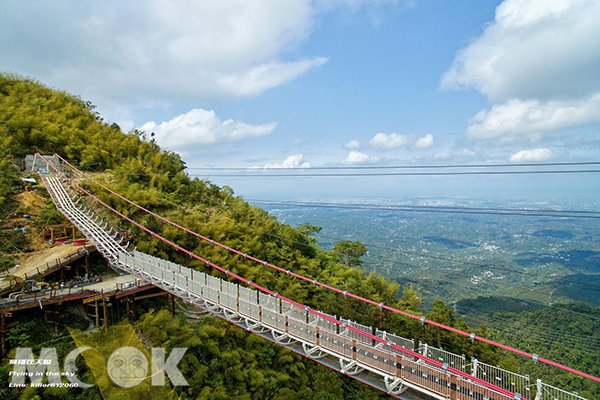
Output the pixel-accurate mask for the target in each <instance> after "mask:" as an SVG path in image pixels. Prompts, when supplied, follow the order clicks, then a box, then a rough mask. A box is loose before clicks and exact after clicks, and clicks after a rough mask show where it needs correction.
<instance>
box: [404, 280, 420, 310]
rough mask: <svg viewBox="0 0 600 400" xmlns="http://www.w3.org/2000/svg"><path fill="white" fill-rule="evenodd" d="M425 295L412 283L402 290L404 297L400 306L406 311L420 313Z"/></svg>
mask: <svg viewBox="0 0 600 400" xmlns="http://www.w3.org/2000/svg"><path fill="white" fill-rule="evenodd" d="M423 303H424V301H423V295H422V294H421V291H420V290H419V289H416V288H415V286H414V285H413V284H412V283H411V284H410V285H406V286H404V287H403V288H402V297H401V298H400V304H401V306H403V307H404V308H405V309H406V310H410V311H415V312H418V311H419V308H420V307H421V306H422V305H423Z"/></svg>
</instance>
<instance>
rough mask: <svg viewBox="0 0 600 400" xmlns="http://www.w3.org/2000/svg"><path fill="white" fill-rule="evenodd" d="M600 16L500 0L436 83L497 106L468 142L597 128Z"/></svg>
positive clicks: (553, 2)
mask: <svg viewBox="0 0 600 400" xmlns="http://www.w3.org/2000/svg"><path fill="white" fill-rule="evenodd" d="M598 15H600V1H598V0H504V1H503V2H502V3H501V4H500V5H499V6H498V7H497V8H496V15H495V20H494V22H492V23H490V24H489V25H488V26H487V27H486V28H485V31H484V32H483V34H482V35H481V36H480V37H478V38H477V39H475V40H474V41H472V42H471V44H469V45H468V46H467V47H465V48H463V49H461V50H459V51H458V52H457V53H456V57H455V59H454V62H453V64H452V66H451V67H450V69H448V71H446V73H445V74H444V75H443V76H442V78H441V82H440V86H441V87H442V88H455V89H456V88H475V89H477V90H479V91H480V92H481V93H483V94H485V95H487V97H488V99H489V100H490V101H492V102H493V103H496V104H494V105H493V106H492V108H491V109H490V110H482V111H481V112H479V113H478V114H477V115H475V116H474V117H473V118H472V119H471V121H470V125H469V127H468V129H467V136H469V137H471V138H476V139H491V138H501V139H502V140H503V141H505V140H514V138H515V135H523V136H525V137H528V138H529V139H531V141H537V140H540V139H541V137H542V135H543V133H544V132H547V131H553V130H558V129H565V128H570V127H574V126H580V125H585V124H590V123H594V122H597V121H600V74H598V71H599V70H600V40H598V39H597V38H598V37H600V24H598V17H597V16H598Z"/></svg>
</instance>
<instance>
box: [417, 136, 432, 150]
mask: <svg viewBox="0 0 600 400" xmlns="http://www.w3.org/2000/svg"><path fill="white" fill-rule="evenodd" d="M431 146H433V135H432V134H430V133H429V134H427V135H425V136H423V137H422V138H419V139H417V141H416V142H415V144H414V146H413V147H414V148H415V149H428V148H429V147H431Z"/></svg>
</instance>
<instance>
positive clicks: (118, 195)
mask: <svg viewBox="0 0 600 400" xmlns="http://www.w3.org/2000/svg"><path fill="white" fill-rule="evenodd" d="M55 155H56V156H57V157H58V158H60V159H61V160H62V161H63V162H64V163H66V164H67V165H68V166H70V167H71V168H73V169H74V170H75V171H77V172H79V173H80V174H81V175H83V176H84V177H85V178H87V179H88V180H90V181H92V182H94V183H95V184H96V185H98V186H100V187H102V188H103V189H105V190H106V191H108V192H110V193H112V194H114V195H115V196H117V197H119V198H120V199H122V200H124V201H126V202H127V203H129V204H131V205H133V206H135V207H137V208H139V209H140V210H143V211H144V212H146V213H148V214H150V215H152V216H154V217H156V218H159V219H161V220H162V221H164V222H166V223H168V224H170V225H172V226H174V227H176V228H179V229H181V230H183V231H185V232H187V233H189V234H192V235H194V236H196V237H198V238H200V239H202V240H205V241H208V242H210V243H211V244H214V245H217V246H219V247H222V248H224V249H226V250H227V251H230V252H232V253H235V254H238V255H241V256H243V257H244V258H246V259H250V260H252V261H255V262H257V263H259V264H263V265H265V266H267V267H270V268H273V269H276V270H278V271H280V272H285V273H286V274H288V275H291V276H293V277H295V278H298V279H302V280H304V281H306V282H310V283H312V284H314V285H318V286H321V287H324V288H326V289H329V290H332V291H334V292H337V293H341V294H343V295H344V296H349V297H352V298H354V299H357V300H360V301H363V302H365V303H369V304H372V305H374V306H377V307H379V308H382V309H385V310H388V311H391V312H394V313H397V314H401V315H404V316H405V317H409V318H413V319H416V320H419V321H421V322H422V323H426V324H429V325H433V326H436V327H438V328H442V329H445V330H447V331H450V332H454V333H457V334H459V335H462V336H467V337H469V338H472V339H473V340H479V341H481V342H483V343H487V344H490V345H493V346H496V347H499V348H501V349H504V350H507V351H510V352H513V353H516V354H520V355H522V356H524V357H528V358H531V359H534V360H535V358H536V357H535V355H534V354H531V353H527V352H525V351H522V350H519V349H517V348H514V347H511V346H507V345H504V344H502V343H498V342H495V341H493V340H490V339H486V338H483V337H480V336H477V335H474V334H472V333H469V332H465V331H462V330H460V329H456V328H453V327H451V326H447V325H444V324H440V323H439V322H435V321H431V320H428V319H421V317H419V316H416V315H414V314H411V313H408V312H406V311H402V310H399V309H396V308H393V307H390V306H387V305H385V304H383V303H377V302H375V301H373V300H369V299H366V298H364V297H361V296H358V295H355V294H353V293H350V292H348V291H344V290H341V289H338V288H336V287H333V286H330V285H327V284H325V283H321V282H318V281H317V280H316V279H310V278H307V277H305V276H302V275H299V274H296V273H294V272H291V271H290V270H286V269H284V268H281V267H278V266H276V265H274V264H270V263H268V262H266V261H263V260H260V259H258V258H255V257H252V256H249V255H247V254H245V253H242V252H241V251H239V250H236V249H232V248H231V247H229V246H226V245H224V244H222V243H219V242H216V241H215V240H213V239H209V238H207V237H205V236H202V235H200V234H199V233H196V232H193V231H191V230H189V229H187V228H185V227H183V226H181V225H179V224H177V223H175V222H172V221H170V220H168V219H166V218H165V217H162V216H160V215H158V214H156V213H154V212H152V211H150V210H148V209H146V208H144V207H142V206H140V205H139V204H136V203H135V202H133V201H131V200H129V199H127V198H125V197H123V196H121V195H120V194H118V193H116V192H115V191H113V190H111V189H109V188H108V187H106V186H104V185H103V184H101V183H100V182H98V181H96V180H95V179H93V178H91V177H89V176H88V175H86V174H85V173H84V172H82V171H79V170H78V169H77V168H75V167H74V166H73V165H71V164H70V163H69V162H68V161H67V160H65V159H64V158H62V157H61V156H59V155H58V154H55ZM102 204H103V203H102ZM125 218H127V217H125ZM537 361H539V362H541V363H544V364H548V365H551V366H553V367H556V368H560V369H562V370H564V371H567V372H571V373H573V374H576V375H579V376H582V377H584V378H587V379H591V380H593V381H595V382H598V383H600V378H598V377H596V376H593V375H590V374H587V373H585V372H582V371H578V370H576V369H574V368H571V367H568V366H566V365H563V364H559V363H557V362H554V361H551V360H548V359H545V358H542V357H539V356H538V357H537Z"/></svg>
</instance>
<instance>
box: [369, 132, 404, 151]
mask: <svg viewBox="0 0 600 400" xmlns="http://www.w3.org/2000/svg"><path fill="white" fill-rule="evenodd" d="M369 144H370V145H371V146H372V147H373V148H374V149H376V150H392V149H396V148H398V147H406V146H408V144H409V140H408V136H406V135H399V134H397V133H391V134H389V135H388V134H387V133H378V134H377V135H375V136H373V139H371V141H370V142H369Z"/></svg>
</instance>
